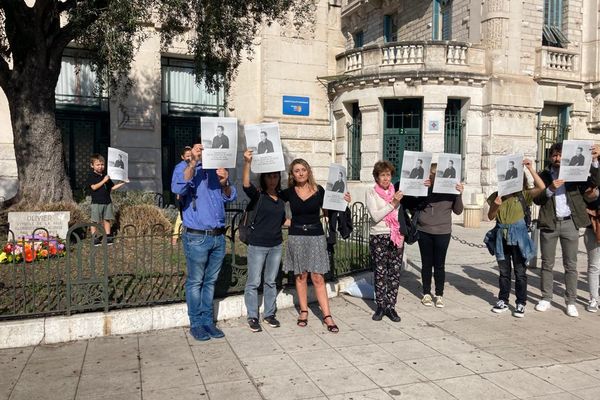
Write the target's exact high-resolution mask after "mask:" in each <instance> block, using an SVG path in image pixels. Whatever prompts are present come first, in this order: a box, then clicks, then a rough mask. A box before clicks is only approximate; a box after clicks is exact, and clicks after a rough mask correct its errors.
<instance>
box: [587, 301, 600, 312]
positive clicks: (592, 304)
mask: <svg viewBox="0 0 600 400" xmlns="http://www.w3.org/2000/svg"><path fill="white" fill-rule="evenodd" d="M586 309H587V310H588V311H589V312H598V301H597V300H596V299H591V300H590V303H589V304H588V305H587V308H586Z"/></svg>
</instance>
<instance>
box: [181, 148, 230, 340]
mask: <svg viewBox="0 0 600 400" xmlns="http://www.w3.org/2000/svg"><path fill="white" fill-rule="evenodd" d="M203 149H204V148H203V147H202V145H201V144H200V143H196V144H194V146H193V147H192V159H191V160H190V161H189V162H188V163H180V164H178V165H177V166H176V167H175V170H174V171H173V179H172V180H171V191H172V192H173V193H175V194H176V195H179V197H180V202H181V206H182V210H183V230H182V232H183V234H182V242H183V250H184V252H185V258H186V264H187V279H186V282H185V299H186V302H187V307H188V316H189V318H190V334H191V335H192V336H193V337H194V339H196V340H208V339H210V338H211V337H213V338H220V337H223V336H225V335H224V334H223V332H222V331H221V330H220V329H219V328H217V327H216V326H215V323H214V319H213V297H214V293H215V282H216V281H217V277H218V276H219V271H220V270H221V265H222V264H223V259H224V258H225V230H226V228H225V202H228V201H234V200H235V199H236V198H237V191H236V190H235V187H233V186H231V185H230V183H229V173H228V171H227V170H226V169H224V168H219V169H216V170H214V169H203V168H202V150H203Z"/></svg>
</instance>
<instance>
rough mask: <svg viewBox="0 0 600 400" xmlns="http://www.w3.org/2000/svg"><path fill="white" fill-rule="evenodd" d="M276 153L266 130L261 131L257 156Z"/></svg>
mask: <svg viewBox="0 0 600 400" xmlns="http://www.w3.org/2000/svg"><path fill="white" fill-rule="evenodd" d="M274 151H275V150H274V149H273V142H272V141H270V140H269V134H268V133H267V131H266V130H261V131H260V141H259V142H258V151H257V154H265V153H273V152H274Z"/></svg>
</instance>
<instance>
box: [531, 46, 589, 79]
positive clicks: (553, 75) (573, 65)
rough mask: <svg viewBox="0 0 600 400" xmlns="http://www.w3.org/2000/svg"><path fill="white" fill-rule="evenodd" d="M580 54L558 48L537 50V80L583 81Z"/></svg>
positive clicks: (540, 48)
mask: <svg viewBox="0 0 600 400" xmlns="http://www.w3.org/2000/svg"><path fill="white" fill-rule="evenodd" d="M580 59H581V57H580V56H579V53H578V52H575V51H572V50H566V49H561V48H558V47H539V48H537V49H536V63H535V78H536V79H542V80H543V79H548V80H566V81H581V68H580Z"/></svg>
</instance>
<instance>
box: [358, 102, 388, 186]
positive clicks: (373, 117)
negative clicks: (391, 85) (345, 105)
mask: <svg viewBox="0 0 600 400" xmlns="http://www.w3.org/2000/svg"><path fill="white" fill-rule="evenodd" d="M359 108H360V112H361V114H362V128H361V129H362V141H361V153H362V154H361V168H360V180H361V181H364V182H370V181H372V180H373V176H372V175H371V173H372V172H373V165H374V164H375V163H376V162H377V161H378V160H380V159H381V157H382V155H383V126H382V121H383V109H382V107H381V104H380V103H379V99H373V101H364V102H363V101H361V102H360V103H359Z"/></svg>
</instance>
